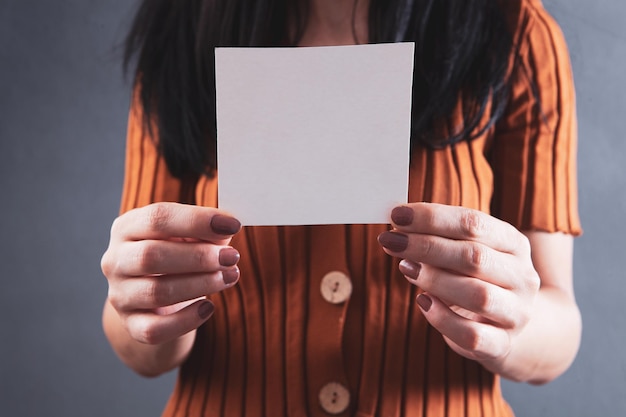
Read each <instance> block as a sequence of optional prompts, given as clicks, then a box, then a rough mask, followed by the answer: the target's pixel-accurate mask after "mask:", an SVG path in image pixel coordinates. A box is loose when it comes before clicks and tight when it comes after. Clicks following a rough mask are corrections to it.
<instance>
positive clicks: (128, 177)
mask: <svg viewBox="0 0 626 417" xmlns="http://www.w3.org/2000/svg"><path fill="white" fill-rule="evenodd" d="M193 196H194V184H192V183H190V182H183V181H180V180H179V179H177V178H175V177H174V176H172V175H171V173H170V172H169V170H168V169H167V165H166V163H165V160H164V159H163V157H162V156H160V155H159V152H158V149H157V146H156V141H155V140H154V138H153V137H152V136H151V135H150V134H149V132H148V129H146V128H145V127H144V123H143V112H142V106H141V103H140V101H139V100H138V98H137V95H136V94H133V100H132V103H131V107H130V111H129V116H128V131H127V138H126V162H125V170H124V186H123V190H122V200H121V204H120V213H124V212H126V211H128V210H131V209H133V208H136V207H142V206H145V205H148V204H151V203H155V202H160V201H170V202H184V203H194V201H193Z"/></svg>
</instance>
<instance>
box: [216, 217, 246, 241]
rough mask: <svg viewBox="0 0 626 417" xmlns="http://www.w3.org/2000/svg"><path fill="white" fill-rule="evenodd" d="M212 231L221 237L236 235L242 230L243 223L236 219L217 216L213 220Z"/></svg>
mask: <svg viewBox="0 0 626 417" xmlns="http://www.w3.org/2000/svg"><path fill="white" fill-rule="evenodd" d="M211 229H213V231H214V232H215V233H217V234H219V235H226V236H227V235H234V234H235V233H237V232H238V231H239V230H240V229H241V223H239V220H237V219H235V218H234V217H230V216H224V215H223V214H216V215H215V216H213V218H212V219H211Z"/></svg>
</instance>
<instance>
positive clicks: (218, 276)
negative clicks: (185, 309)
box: [109, 267, 240, 311]
mask: <svg viewBox="0 0 626 417" xmlns="http://www.w3.org/2000/svg"><path fill="white" fill-rule="evenodd" d="M239 275H240V273H239V269H238V268H237V267H234V268H230V269H226V270H224V271H220V272H215V273H211V274H185V275H162V276H154V277H145V278H135V279H126V280H123V281H122V282H120V283H119V284H118V285H116V286H114V287H113V286H112V287H111V288H110V290H109V300H110V302H111V304H112V305H113V306H114V307H115V308H116V309H117V310H118V311H132V310H147V309H155V308H158V307H166V306H171V305H174V304H177V303H180V302H183V301H188V300H194V299H197V298H200V297H205V296H208V295H211V294H214V293H217V292H219V291H223V290H225V289H227V288H230V287H232V286H233V285H235V284H236V283H237V281H238V280H239Z"/></svg>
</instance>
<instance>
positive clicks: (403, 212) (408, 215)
mask: <svg viewBox="0 0 626 417" xmlns="http://www.w3.org/2000/svg"><path fill="white" fill-rule="evenodd" d="M391 220H392V221H393V222H394V223H395V224H397V225H398V226H408V225H410V224H411V223H413V210H412V209H411V208H410V207H407V206H399V207H396V208H394V209H393V210H392V211H391Z"/></svg>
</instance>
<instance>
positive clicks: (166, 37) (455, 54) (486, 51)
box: [124, 0, 519, 178]
mask: <svg viewBox="0 0 626 417" xmlns="http://www.w3.org/2000/svg"><path fill="white" fill-rule="evenodd" d="M354 1H355V4H356V2H357V1H358V0H354ZM518 2H519V0H518ZM508 3H515V2H514V1H512V0H504V2H502V1H501V0H370V6H369V41H370V42H371V43H381V42H397V41H413V42H415V43H416V53H415V73H414V81H413V82H414V87H413V88H414V91H413V110H412V114H413V116H412V135H411V145H412V146H417V145H420V144H421V145H424V146H428V147H431V148H437V147H443V146H447V145H449V144H453V143H456V142H458V141H461V140H471V139H473V138H475V137H477V136H479V135H480V134H482V133H483V132H484V131H485V130H486V129H489V128H490V127H491V126H492V125H493V124H494V123H495V122H496V121H497V120H498V118H499V117H500V116H501V114H502V113H503V111H504V108H505V106H506V102H507V96H508V94H507V93H508V83H507V73H508V68H509V63H510V58H511V52H512V48H513V38H512V36H513V35H512V29H511V28H510V26H509V25H508V23H507V21H508V20H507V13H506V11H505V10H504V9H503V7H504V6H503V5H502V4H508ZM507 7H510V6H507ZM307 13H308V2H307V0H297V1H296V0H178V1H172V0H143V1H142V2H141V4H140V6H139V9H138V11H137V14H136V16H135V19H134V21H133V24H132V26H131V29H130V32H129V34H128V36H127V38H126V42H125V54H124V65H125V68H126V69H128V68H129V66H131V65H133V64H134V65H135V68H134V81H135V84H136V86H137V89H136V90H135V93H136V94H138V95H139V96H138V99H139V100H140V103H141V105H142V107H143V114H144V125H145V127H146V128H147V129H154V128H156V132H158V135H156V136H157V138H156V140H157V141H158V147H159V150H160V152H161V153H162V154H163V156H164V158H165V161H166V163H167V165H168V168H169V169H170V171H171V172H172V174H173V175H175V176H177V177H179V178H184V177H187V176H196V175H200V174H208V175H212V174H213V173H214V172H215V170H216V168H217V167H216V140H215V137H216V122H215V85H214V79H215V69H214V54H213V48H214V47H216V46H249V47H253V46H293V45H296V44H297V43H298V41H299V39H300V37H301V36H302V33H303V31H304V29H305V27H306V24H307ZM459 97H463V99H462V112H463V124H462V126H457V127H456V128H455V129H452V130H451V131H449V132H450V134H449V135H448V136H447V137H442V135H441V133H440V129H437V128H436V126H437V123H438V122H441V121H442V120H446V119H448V118H450V117H451V114H452V112H453V110H454V108H455V107H456V106H457V105H458V104H459ZM485 120H488V121H487V122H486V123H485ZM153 133H154V132H153Z"/></svg>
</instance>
